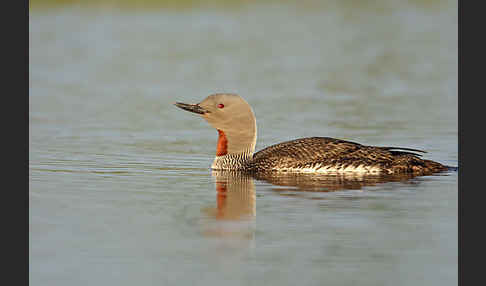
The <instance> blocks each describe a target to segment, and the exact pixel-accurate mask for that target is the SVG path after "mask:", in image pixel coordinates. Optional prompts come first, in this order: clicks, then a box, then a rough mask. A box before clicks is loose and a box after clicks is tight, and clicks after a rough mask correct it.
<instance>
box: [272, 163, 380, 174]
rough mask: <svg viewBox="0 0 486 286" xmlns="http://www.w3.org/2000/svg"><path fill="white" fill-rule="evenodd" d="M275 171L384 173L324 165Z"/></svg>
mask: <svg viewBox="0 0 486 286" xmlns="http://www.w3.org/2000/svg"><path fill="white" fill-rule="evenodd" d="M275 171H281V172H298V173H319V174H332V173H354V174H379V173H381V172H384V171H385V170H382V169H381V168H379V167H378V166H364V165H359V166H346V167H343V166H340V165H337V166H336V165H325V166H322V164H316V165H315V166H312V167H303V168H288V167H285V168H278V169H275Z"/></svg>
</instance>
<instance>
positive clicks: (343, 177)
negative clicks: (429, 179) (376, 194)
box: [253, 172, 416, 192]
mask: <svg viewBox="0 0 486 286" xmlns="http://www.w3.org/2000/svg"><path fill="white" fill-rule="evenodd" d="M253 177H254V178H255V179H257V180H259V181H264V182H267V183H270V184H272V185H275V186H279V188H274V190H276V191H285V190H289V191H307V192H334V191H343V190H361V189H363V188H364V187H369V186H375V185H379V184H382V183H387V182H402V183H407V184H415V183H416V182H415V181H412V180H410V179H412V178H414V177H415V176H414V175H413V174H395V175H393V174H391V175H389V174H381V175H370V174H366V175H363V174H356V173H334V174H302V173H278V174H277V173H271V172H270V173H256V174H254V175H253ZM282 187H284V188H282ZM285 187H288V188H285Z"/></svg>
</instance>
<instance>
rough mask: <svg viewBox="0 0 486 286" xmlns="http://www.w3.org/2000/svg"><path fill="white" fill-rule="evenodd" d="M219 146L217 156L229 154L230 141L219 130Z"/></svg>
mask: <svg viewBox="0 0 486 286" xmlns="http://www.w3.org/2000/svg"><path fill="white" fill-rule="evenodd" d="M218 134H219V137H218V146H217V148H216V156H223V155H226V154H228V139H227V138H226V135H224V132H223V131H221V130H219V129H218Z"/></svg>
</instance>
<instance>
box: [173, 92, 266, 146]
mask: <svg viewBox="0 0 486 286" xmlns="http://www.w3.org/2000/svg"><path fill="white" fill-rule="evenodd" d="M175 105H176V106H177V107H180V108H182V109H184V110H187V111H190V112H193V113H197V114H199V115H200V116H201V117H202V118H204V119H205V120H206V121H207V122H208V123H209V124H210V125H211V126H212V127H214V128H216V129H217V130H218V132H219V134H220V138H219V140H218V152H219V148H220V146H219V144H223V142H222V141H223V140H227V146H226V148H227V153H229V154H237V153H248V152H250V153H253V151H254V150H255V143H256V132H257V129H256V121H255V115H254V114H253V110H252V109H251V106H250V105H249V104H248V103H247V102H246V101H245V100H244V99H243V98H241V97H240V96H239V95H237V94H233V93H216V94H211V95H210V96H208V97H206V98H205V99H204V100H203V101H201V102H200V103H198V104H186V103H179V102H177V103H175ZM222 136H223V137H225V138H222ZM225 153H226V152H225Z"/></svg>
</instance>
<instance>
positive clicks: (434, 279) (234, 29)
mask: <svg viewBox="0 0 486 286" xmlns="http://www.w3.org/2000/svg"><path fill="white" fill-rule="evenodd" d="M305 3H308V5H300V6H299V5H295V4H293V5H290V4H289V5H276V4H275V3H270V4H268V3H266V4H263V3H252V4H251V5H250V4H248V5H244V6H242V7H240V8H238V9H206V8H197V9H184V10H172V9H158V8H157V9H148V10H138V9H135V10H131V9H110V8H109V7H110V6H109V5H108V8H106V6H104V7H105V8H103V9H98V8H96V7H95V8H93V7H84V6H80V5H74V6H60V7H57V8H52V9H51V8H49V9H39V10H36V9H32V10H31V11H30V16H29V40H30V41H29V42H30V45H29V61H30V66H29V80H30V82H29V91H30V95H29V123H30V124H29V187H30V188H29V203H30V217H29V230H30V235H29V280H30V283H31V284H32V285H134V284H137V285H194V284H196V285H215V284H217V285H219V284H227V285H262V284H267V285H323V284H325V285H441V286H442V285H455V284H457V257H458V255H457V251H458V249H457V237H458V232H457V191H458V190H457V172H450V173H445V174H438V175H434V176H426V177H416V178H411V179H408V180H401V181H394V182H386V183H380V182H378V183H376V182H373V181H371V182H370V183H366V184H364V183H363V182H354V181H351V182H349V181H346V182H345V183H343V182H342V180H340V179H338V181H339V183H335V180H334V179H330V180H329V179H326V180H322V179H321V180H314V181H312V180H311V179H309V180H307V179H304V184H303V186H302V185H301V187H300V188H298V187H292V186H285V185H284V186H282V185H278V184H276V183H275V182H273V183H272V182H268V181H260V180H254V179H252V178H243V179H242V178H234V177H231V176H229V177H228V176H226V175H224V174H223V175H222V174H215V173H212V172H211V170H209V166H210V164H211V162H212V160H213V156H214V153H215V149H216V146H215V145H216V139H217V132H216V131H215V130H213V129H211V127H209V125H208V124H207V123H206V122H204V121H203V120H202V119H200V118H198V117H197V116H193V115H191V114H188V113H187V112H183V111H181V110H180V109H178V108H176V107H175V106H173V105H172V103H173V102H175V101H180V102H188V103H190V102H199V101H200V100H202V99H203V98H204V97H206V96H207V95H208V94H210V93H214V92H236V93H239V94H240V95H241V96H242V97H244V98H245V99H246V100H247V101H248V102H249V103H250V105H252V107H253V110H254V112H255V115H256V117H257V124H258V140H257V148H256V149H257V150H259V149H262V148H264V147H266V146H269V145H271V144H275V143H279V142H282V141H286V140H290V139H294V138H299V137H307V136H329V137H335V138H341V139H346V140H351V141H355V142H359V143H362V144H370V145H388V146H403V147H410V148H417V149H424V150H427V151H428V153H427V154H425V158H428V159H432V160H436V161H439V162H441V163H444V164H447V165H452V166H457V165H458V163H457V161H458V155H457V154H458V152H457V140H458V136H457V134H458V132H457V130H458V128H457V6H456V5H457V4H456V3H455V2H446V1H428V2H423V3H422V2H414V1H411V2H403V1H394V2H391V1H390V2H389V4H386V5H383V6H382V5H380V2H369V3H373V4H370V6H366V5H357V6H356V5H351V4H350V2H349V1H344V2H342V4H340V3H341V2H337V1H329V2H323V3H321V4H319V2H313V1H306V2H305ZM309 3H311V4H312V5H311V4H309ZM417 3H419V4H417ZM420 3H422V4H420ZM370 7H371V8H370ZM373 7H375V8H376V7H382V9H379V8H377V9H375V8H373ZM309 181H311V183H309ZM336 184H338V187H337V188H334V189H333V186H336ZM222 190H224V191H222ZM329 190H332V191H329ZM223 194H224V195H223Z"/></svg>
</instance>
